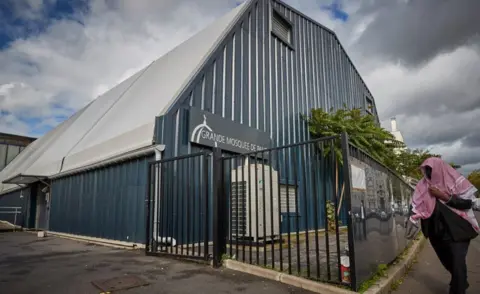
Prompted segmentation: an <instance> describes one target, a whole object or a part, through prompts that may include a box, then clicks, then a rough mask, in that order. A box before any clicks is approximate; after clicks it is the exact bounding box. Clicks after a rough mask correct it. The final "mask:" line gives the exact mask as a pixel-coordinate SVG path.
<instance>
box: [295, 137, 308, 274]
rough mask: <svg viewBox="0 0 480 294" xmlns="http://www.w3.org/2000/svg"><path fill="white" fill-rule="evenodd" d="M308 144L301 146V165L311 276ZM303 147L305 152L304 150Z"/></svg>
mask: <svg viewBox="0 0 480 294" xmlns="http://www.w3.org/2000/svg"><path fill="white" fill-rule="evenodd" d="M308 146H309V144H306V145H303V146H302V147H301V148H300V166H301V167H302V170H301V172H302V180H303V207H304V208H305V209H304V214H305V215H304V217H305V251H306V255H307V277H310V244H309V242H310V240H309V236H308V234H309V233H308V232H309V229H308V200H307V193H308V189H307V188H308V187H307V185H308V181H307V174H306V172H305V169H306V165H307V161H306V157H307V154H308V152H307V150H309V148H308ZM302 149H303V152H302ZM297 206H298V205H297Z"/></svg>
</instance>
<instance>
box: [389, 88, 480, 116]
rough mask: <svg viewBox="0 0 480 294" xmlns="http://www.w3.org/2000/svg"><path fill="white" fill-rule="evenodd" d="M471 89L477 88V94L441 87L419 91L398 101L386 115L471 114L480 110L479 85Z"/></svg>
mask: <svg viewBox="0 0 480 294" xmlns="http://www.w3.org/2000/svg"><path fill="white" fill-rule="evenodd" d="M471 87H472V88H478V89H479V92H477V93H466V92H465V89H461V88H459V89H452V88H448V87H446V88H444V87H443V86H442V85H439V87H437V88H433V89H430V90H427V91H419V92H417V93H414V94H412V96H411V97H410V98H409V99H408V100H407V99H406V100H404V101H400V102H399V103H398V104H397V106H396V107H395V108H393V109H390V110H389V111H388V112H387V113H386V115H388V116H393V115H401V114H404V115H409V116H413V115H426V116H439V115H444V114H461V113H466V112H471V111H474V110H477V109H479V108H480V85H471Z"/></svg>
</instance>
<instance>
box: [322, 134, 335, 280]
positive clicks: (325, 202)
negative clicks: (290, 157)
mask: <svg viewBox="0 0 480 294" xmlns="http://www.w3.org/2000/svg"><path fill="white" fill-rule="evenodd" d="M325 145H326V144H325V143H324V142H322V147H323V148H322V149H323V150H324V152H325V150H326V148H325V147H326V146H325ZM329 152H334V151H333V150H329ZM322 155H323V158H322V160H323V164H322V166H323V168H322V178H323V181H322V182H323V197H324V200H323V206H324V211H325V252H326V253H327V279H328V280H329V281H330V280H331V279H332V273H331V271H330V238H329V231H330V220H329V218H328V196H327V195H328V193H327V169H328V164H327V157H326V154H325V153H324V154H322ZM332 186H333V185H332Z"/></svg>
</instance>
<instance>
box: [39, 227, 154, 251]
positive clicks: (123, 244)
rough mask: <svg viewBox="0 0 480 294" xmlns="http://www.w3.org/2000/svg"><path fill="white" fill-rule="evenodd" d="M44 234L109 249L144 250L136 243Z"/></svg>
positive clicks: (53, 233) (143, 246) (55, 233)
mask: <svg viewBox="0 0 480 294" xmlns="http://www.w3.org/2000/svg"><path fill="white" fill-rule="evenodd" d="M34 233H37V232H34ZM45 233H46V235H50V236H55V237H59V238H63V239H68V240H73V241H79V242H85V243H92V244H95V245H99V246H105V247H111V248H117V249H127V250H136V249H143V248H145V245H144V244H138V243H128V242H122V241H115V240H108V239H101V238H94V237H86V236H80V235H72V234H65V233H59V232H52V231H45Z"/></svg>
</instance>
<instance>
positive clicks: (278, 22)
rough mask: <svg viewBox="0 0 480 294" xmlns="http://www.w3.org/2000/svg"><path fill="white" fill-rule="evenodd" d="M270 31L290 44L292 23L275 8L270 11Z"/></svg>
mask: <svg viewBox="0 0 480 294" xmlns="http://www.w3.org/2000/svg"><path fill="white" fill-rule="evenodd" d="M272 33H273V34H274V35H275V36H276V37H278V38H279V39H281V40H282V41H283V42H285V43H287V44H288V45H290V46H291V45H292V39H293V36H292V24H291V23H290V22H289V21H288V20H287V19H286V18H285V17H284V16H282V15H281V14H280V13H279V12H278V11H277V10H275V9H273V11H272Z"/></svg>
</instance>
